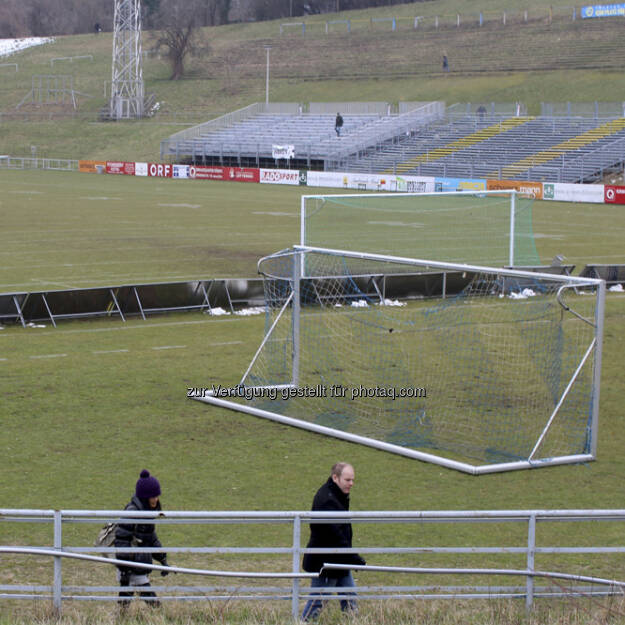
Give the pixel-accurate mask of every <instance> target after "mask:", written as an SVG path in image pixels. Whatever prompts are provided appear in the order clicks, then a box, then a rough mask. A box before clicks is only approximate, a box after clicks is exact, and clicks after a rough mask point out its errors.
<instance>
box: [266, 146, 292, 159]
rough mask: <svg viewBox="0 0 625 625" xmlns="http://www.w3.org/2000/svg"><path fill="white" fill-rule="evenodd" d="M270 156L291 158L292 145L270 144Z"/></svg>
mask: <svg viewBox="0 0 625 625" xmlns="http://www.w3.org/2000/svg"><path fill="white" fill-rule="evenodd" d="M271 156H272V157H273V158H286V159H289V158H293V157H294V156H295V146H294V145H272V146H271Z"/></svg>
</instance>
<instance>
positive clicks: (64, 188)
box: [0, 171, 625, 292]
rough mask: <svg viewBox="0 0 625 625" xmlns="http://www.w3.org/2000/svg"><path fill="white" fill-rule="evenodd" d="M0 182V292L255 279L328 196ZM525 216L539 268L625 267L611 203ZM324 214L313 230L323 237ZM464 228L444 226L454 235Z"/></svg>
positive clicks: (394, 227)
mask: <svg viewBox="0 0 625 625" xmlns="http://www.w3.org/2000/svg"><path fill="white" fill-rule="evenodd" d="M0 185H2V190H3V193H2V197H1V198H0V220H1V223H2V228H1V229H0V261H1V262H0V292H15V291H40V290H58V289H66V288H83V287H87V286H106V285H118V284H136V283H141V282H175V281H183V280H191V279H206V278H221V277H253V276H256V275H257V272H256V263H257V261H258V259H259V258H260V257H262V256H265V255H267V254H271V253H273V252H275V251H277V250H279V249H284V248H286V247H288V246H290V245H292V244H293V243H298V242H299V237H300V220H299V214H300V197H301V195H310V194H316V193H328V192H331V193H336V190H328V189H318V188H308V187H286V186H283V187H280V186H273V185H262V186H259V185H255V184H250V185H246V184H241V183H224V182H204V181H189V180H169V179H153V178H152V179H148V178H138V177H137V178H135V177H126V176H110V175H109V176H98V175H95V174H78V173H60V172H28V171H0ZM532 211H533V231H534V238H535V244H536V248H537V252H538V256H539V257H540V259H541V262H543V263H547V264H548V263H549V262H550V260H551V259H552V258H553V256H555V255H556V254H562V255H564V256H565V257H566V258H567V262H570V263H574V264H576V265H577V266H578V267H577V269H578V270H580V269H581V268H582V266H583V265H584V264H585V263H588V262H595V263H620V262H624V261H625V253H623V245H622V241H623V240H624V239H625V217H624V211H623V210H622V208H621V207H618V206H610V205H593V204H565V203H559V202H534V204H533V207H532ZM330 217H331V216H330ZM330 217H329V218H328V219H327V220H325V221H323V222H321V224H320V227H321V228H322V229H323V231H324V232H323V233H320V234H324V235H325V234H327V235H328V236H332V233H333V231H334V230H335V229H336V227H337V224H333V223H332V220H331V219H330ZM395 217H396V216H394V217H393V218H392V219H390V218H389V219H386V218H384V219H382V218H380V219H381V220H382V221H384V222H386V223H384V224H375V229H376V233H379V232H380V229H381V230H382V231H383V232H384V233H385V236H388V237H402V238H403V239H405V238H406V237H407V236H409V237H412V238H413V239H415V240H416V239H417V238H418V237H419V235H420V232H419V231H420V229H419V228H417V227H414V228H412V227H407V226H406V223H410V224H411V223H413V222H416V221H418V220H414V219H412V218H409V216H406V215H405V214H402V216H401V217H402V219H399V218H395ZM376 219H378V218H376ZM380 219H378V221H379V220H380ZM469 219H470V218H469ZM368 221H370V220H365V219H363V220H362V230H359V229H358V227H357V225H356V226H354V227H353V229H352V231H351V234H350V237H351V239H352V241H359V240H363V241H366V240H367V237H369V236H370V233H371V228H372V226H371V224H369V223H368ZM338 225H343V224H341V223H339V224H338ZM466 227H467V228H470V232H471V236H474V237H475V236H476V234H478V233H476V230H475V226H474V225H470V224H469V225H467V226H466ZM463 228H465V226H464V224H462V223H461V224H457V223H455V224H454V229H455V230H459V232H460V235H461V234H462V230H463ZM456 236H458V235H456ZM336 243H337V244H338V243H339V241H336ZM424 245H425V251H428V249H429V248H428V246H430V245H431V244H430V243H429V242H428V241H425V242H424ZM415 247H416V246H415ZM421 257H422V258H424V257H425V258H428V256H427V255H424V256H421Z"/></svg>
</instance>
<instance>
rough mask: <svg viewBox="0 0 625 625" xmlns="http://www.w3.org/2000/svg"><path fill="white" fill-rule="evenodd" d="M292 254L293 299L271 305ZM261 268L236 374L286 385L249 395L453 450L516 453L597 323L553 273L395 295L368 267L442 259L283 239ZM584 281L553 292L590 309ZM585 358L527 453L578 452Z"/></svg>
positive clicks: (471, 455)
mask: <svg viewBox="0 0 625 625" xmlns="http://www.w3.org/2000/svg"><path fill="white" fill-rule="evenodd" d="M300 267H304V268H305V275H304V277H303V278H302V279H301V280H300V281H299V284H300V288H299V291H300V302H301V306H300V307H299V309H298V307H294V306H293V305H292V302H291V304H290V305H289V306H287V307H286V308H283V307H284V304H285V302H286V301H287V298H288V297H289V295H290V294H291V293H292V291H293V286H294V282H293V279H292V277H293V275H294V272H295V271H296V270H297V269H298V268H300ZM260 268H261V271H262V272H263V274H264V275H265V277H266V280H265V288H266V301H267V306H268V313H267V332H268V336H267V337H266V338H267V340H266V341H265V343H264V345H263V347H262V349H261V350H260V352H259V354H258V357H257V358H256V360H255V361H254V363H253V366H252V367H251V369H250V371H249V373H248V375H247V376H246V378H245V379H244V380H243V381H242V382H243V384H244V386H246V387H272V388H275V387H278V386H280V385H285V386H289V385H290V388H291V390H290V391H289V388H286V389H284V390H282V391H279V392H278V393H277V396H276V395H274V397H273V398H269V397H267V396H265V397H259V398H255V399H254V400H252V401H251V402H250V403H251V405H254V406H255V407H258V408H262V409H263V410H268V411H271V412H274V413H277V414H282V415H286V416H289V417H292V418H295V419H298V420H302V421H307V422H312V423H315V424H317V425H323V426H326V427H331V428H333V429H336V430H340V431H345V432H349V433H352V434H357V435H359V436H363V437H367V438H370V439H375V440H378V441H383V442H386V443H392V444H394V445H398V446H402V447H406V448H410V449H419V450H424V451H427V452H428V453H432V452H433V451H435V453H437V454H439V455H441V456H445V457H451V458H457V459H462V460H463V461H467V460H469V459H470V461H471V462H475V461H477V462H479V463H481V464H492V463H501V462H507V461H515V460H526V459H528V458H529V456H530V454H531V453H532V450H533V449H534V447H535V445H536V444H537V442H538V441H539V438H540V436H541V433H542V432H543V430H544V428H545V426H546V425H547V422H548V420H549V417H550V416H551V414H552V413H553V411H554V409H555V408H556V406H557V405H558V402H559V401H560V398H561V397H562V395H563V392H564V391H565V389H566V387H567V385H568V384H569V382H570V380H571V379H572V377H573V375H574V373H575V371H576V369H577V367H578V366H579V365H580V362H582V359H583V357H584V354H585V353H586V350H588V348H589V347H590V346H591V344H592V341H593V338H594V336H595V328H594V327H593V325H592V324H591V323H588V322H586V321H584V320H582V319H580V318H579V317H578V316H576V315H575V314H572V313H571V312H568V311H566V310H565V308H564V307H563V306H562V305H561V304H560V303H559V302H558V299H557V293H558V290H559V289H560V287H562V285H563V283H562V282H561V281H558V280H557V279H555V278H553V279H551V278H544V279H542V278H539V277H530V276H503V275H501V274H500V273H498V272H497V270H495V269H493V270H492V271H479V272H477V271H474V272H469V271H466V272H461V273H460V274H459V276H458V279H459V280H462V282H461V283H460V286H459V287H458V290H457V292H456V293H455V294H454V295H452V296H447V297H445V298H442V297H434V298H429V299H423V300H420V301H413V302H410V303H408V304H404V305H400V303H399V302H389V301H386V302H385V301H383V300H380V297H379V296H378V294H377V293H378V292H377V291H376V289H374V288H372V286H371V284H372V283H371V276H373V275H377V276H379V275H384V274H393V275H397V274H402V273H403V274H406V275H414V274H419V275H420V274H422V273H424V272H425V273H431V274H434V273H436V272H440V269H433V268H431V267H428V266H427V265H423V264H419V263H415V264H397V263H393V262H389V261H384V262H382V261H372V260H371V259H367V258H364V259H362V258H361V259H356V258H351V257H347V256H345V255H338V254H321V253H310V252H309V253H306V254H305V260H304V261H302V258H301V255H299V254H295V253H293V252H290V251H286V252H283V253H280V254H277V255H274V256H272V257H269V258H267V259H265V260H264V261H263V262H262V263H261V266H260ZM593 294H596V292H595V287H594V286H593V285H589V286H587V287H584V289H583V291H582V290H580V289H574V288H566V289H565V291H564V292H562V293H561V295H560V297H561V298H565V299H566V303H567V305H568V306H569V307H570V308H571V309H572V310H574V311H575V312H576V313H578V314H580V315H582V316H583V317H586V318H587V319H589V320H591V321H593V320H594V315H595V306H596V297H595V296H593ZM280 311H281V313H280ZM278 314H280V316H279V318H278V317H277V316H278ZM276 319H277V323H275V324H274V322H275V321H276ZM270 329H271V332H269V330H270ZM593 365H594V357H593V355H591V357H590V358H589V359H588V360H587V361H586V363H585V364H584V366H583V367H582V369H581V373H580V374H579V377H578V378H577V380H576V381H575V383H574V385H573V387H572V389H571V391H570V393H569V394H568V396H567V397H566V399H565V400H564V402H563V403H562V406H561V407H560V408H559V409H558V411H557V414H556V416H555V418H554V420H553V423H552V425H551V427H550V428H549V430H548V433H547V435H546V436H545V437H544V440H543V441H542V443H541V444H540V446H539V448H538V452H537V453H536V455H535V456H534V457H533V459H534V460H537V461H538V460H545V459H549V458H556V457H561V456H571V455H575V454H585V453H588V452H589V449H590V429H589V422H590V419H591V404H592V401H591V400H592V396H593V383H594V376H593ZM402 389H412V390H411V391H409V392H408V393H409V394H406V396H400V394H401V393H402ZM289 392H291V393H294V394H295V393H297V394H295V396H289V395H288V394H289Z"/></svg>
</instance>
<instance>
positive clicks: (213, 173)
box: [189, 165, 260, 182]
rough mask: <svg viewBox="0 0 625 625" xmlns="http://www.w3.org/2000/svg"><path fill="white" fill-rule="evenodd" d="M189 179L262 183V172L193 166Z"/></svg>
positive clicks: (237, 168) (238, 168)
mask: <svg viewBox="0 0 625 625" xmlns="http://www.w3.org/2000/svg"><path fill="white" fill-rule="evenodd" d="M189 178H194V179H195V180H230V181H232V182H260V170H259V169H253V168H251V167H220V166H218V165H215V166H213V167H208V166H205V165H191V166H190V167H189Z"/></svg>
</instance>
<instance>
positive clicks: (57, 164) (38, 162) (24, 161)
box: [0, 155, 78, 171]
mask: <svg viewBox="0 0 625 625" xmlns="http://www.w3.org/2000/svg"><path fill="white" fill-rule="evenodd" d="M0 169H55V170H59V171H78V161H77V160H73V159H67V158H33V157H25V156H5V155H3V156H0Z"/></svg>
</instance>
